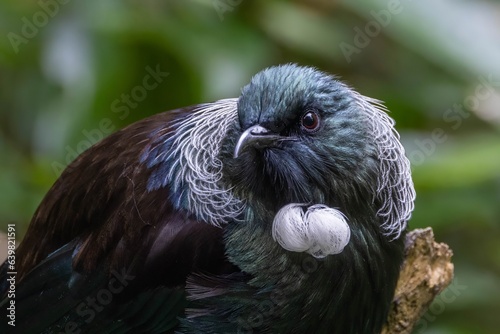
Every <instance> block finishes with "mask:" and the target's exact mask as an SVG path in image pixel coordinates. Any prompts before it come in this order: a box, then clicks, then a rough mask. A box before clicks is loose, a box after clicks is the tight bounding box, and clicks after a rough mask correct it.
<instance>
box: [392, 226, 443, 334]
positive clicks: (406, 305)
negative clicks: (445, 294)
mask: <svg viewBox="0 0 500 334" xmlns="http://www.w3.org/2000/svg"><path fill="white" fill-rule="evenodd" d="M452 255H453V253H452V251H451V249H450V248H449V247H448V245H446V244H443V243H436V242H435V241H434V233H433V232H432V228H430V227H428V228H426V229H416V230H413V231H411V232H409V233H408V235H407V236H406V244H405V262H404V264H403V268H402V269H401V273H400V276H399V281H398V284H397V287H396V293H395V296H394V300H393V302H392V307H391V310H390V312H389V318H388V320H387V323H386V325H385V326H384V329H383V330H382V334H408V333H411V331H412V329H413V328H414V327H415V325H416V324H417V322H418V320H419V319H420V317H422V316H423V315H424V313H425V312H426V311H427V309H428V308H429V305H430V304H431V302H432V300H433V299H434V298H435V297H436V296H437V295H438V294H439V293H441V291H443V290H444V289H445V288H446V287H447V286H448V285H449V284H450V283H451V280H452V279H453V263H451V256H452Z"/></svg>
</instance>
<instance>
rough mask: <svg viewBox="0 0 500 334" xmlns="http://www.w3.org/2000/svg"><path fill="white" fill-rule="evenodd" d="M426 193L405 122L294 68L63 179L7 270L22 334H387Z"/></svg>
mask: <svg viewBox="0 0 500 334" xmlns="http://www.w3.org/2000/svg"><path fill="white" fill-rule="evenodd" d="M414 198H415V192H414V189H413V183H412V180H411V175H410V165H409V162H408V160H407V158H406V157H405V154H404V149H403V147H402V145H401V143H400V142H399V135H398V133H397V132H396V131H395V129H394V121H393V120H392V119H391V118H390V117H389V116H388V115H387V114H386V110H385V108H384V107H383V105H382V104H381V103H380V102H379V101H377V100H374V99H370V98H367V97H364V96H362V95H360V94H358V93H357V92H355V91H354V90H352V89H351V88H349V87H348V86H347V85H345V84H343V83H341V82H340V81H338V80H337V78H336V77H334V76H331V75H328V74H326V73H323V72H321V71H319V70H316V69H313V68H310V67H301V66H298V65H294V64H287V65H281V66H276V67H271V68H268V69H265V70H263V71H261V72H260V73H258V74H256V75H255V76H254V77H253V78H252V80H251V82H250V83H249V84H248V85H246V86H245V87H244V88H243V89H242V92H241V96H240V97H239V98H237V99H225V100H220V101H216V102H213V103H207V104H201V105H196V106H192V107H186V108H182V109H178V110H174V111H169V112H165V113H161V114H157V115H154V116H152V117H149V118H146V119H144V120H141V121H139V122H136V123H134V124H132V125H130V126H128V127H126V128H124V129H122V130H121V131H118V132H116V133H114V134H112V135H110V136H109V137H107V138H105V139H104V140H102V141H101V142H99V143H97V144H96V145H94V146H93V147H91V148H90V149H88V150H87V151H85V152H84V153H83V154H81V155H80V156H79V157H78V158H76V159H75V161H73V162H72V163H71V164H70V165H69V166H68V167H67V168H66V170H65V171H64V172H63V173H62V175H61V176H60V178H59V179H58V180H57V181H56V182H55V184H54V185H53V186H52V188H51V189H50V190H49V192H48V193H47V195H46V196H45V198H44V199H43V201H42V203H41V204H40V206H39V207H38V209H37V211H36V212H35V214H34V217H33V219H32V221H31V224H30V226H29V229H28V231H27V233H26V236H25V238H24V240H23V241H22V243H21V244H20V246H19V248H18V250H17V255H16V270H17V277H16V279H17V284H16V291H15V299H12V298H9V297H8V296H7V288H8V286H9V284H8V282H7V278H8V277H9V275H8V272H9V270H8V268H7V263H4V265H3V266H2V267H1V269H0V277H1V281H0V300H1V302H0V304H1V307H2V309H5V308H7V306H8V305H10V304H9V303H10V302H11V300H14V301H15V317H16V318H15V327H12V326H10V325H7V324H6V323H7V322H6V321H5V317H4V319H2V326H6V332H8V333H23V334H28V333H200V334H207V333H217V334H221V333H342V334H345V333H379V332H380V331H381V328H382V326H383V324H384V323H385V321H386V318H387V314H388V311H389V308H390V304H391V301H392V298H393V295H394V290H395V286H396V281H397V279H398V274H399V270H400V266H401V264H402V261H403V256H404V254H403V251H404V242H403V241H404V235H405V230H406V226H407V221H408V219H409V218H410V215H411V211H412V210H413V202H414Z"/></svg>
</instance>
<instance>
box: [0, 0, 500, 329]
mask: <svg viewBox="0 0 500 334" xmlns="http://www.w3.org/2000/svg"><path fill="white" fill-rule="evenodd" d="M287 62H296V63H299V64H303V65H312V66H316V67H318V68H320V69H322V70H324V71H328V72H331V73H335V74H337V75H339V76H340V77H341V78H342V79H343V80H344V81H346V82H347V83H349V84H350V85H352V86H353V87H355V88H356V89H357V90H358V91H360V92H361V93H363V94H364V95H368V96H372V97H376V98H378V99H381V100H383V101H385V102H386V104H387V106H388V108H389V109H390V110H391V116H392V117H393V118H394V119H395V120H396V122H397V128H398V130H399V131H400V133H401V137H402V141H403V143H404V146H405V147H406V150H407V153H408V156H409V157H410V159H411V161H412V169H413V175H414V181H415V185H416V189H417V194H418V196H417V202H416V209H415V211H414V215H413V218H412V220H411V222H410V227H411V228H418V227H426V226H432V227H433V228H434V231H435V235H436V239H437V240H439V241H443V242H446V243H448V244H449V245H450V246H451V248H452V249H453V251H454V257H453V261H454V263H455V273H456V278H455V281H454V283H453V284H452V286H451V287H450V288H449V289H448V290H447V291H446V293H445V294H444V295H443V296H442V297H439V298H438V299H437V300H436V301H435V302H434V304H433V305H432V306H431V308H430V310H429V312H428V313H427V314H426V316H425V317H424V318H423V319H422V320H421V322H420V323H419V324H418V326H417V329H416V330H415V333H443V334H444V333H474V334H476V333H492V334H493V333H498V331H499V328H500V316H499V315H500V238H499V237H500V2H499V1H493V0H490V1H488V0H468V1H467V0H440V1H435V0H420V1H415V0H414V1H411V0H401V1H398V0H382V1H368V0H358V1H348V0H345V1H327V0H310V1H305V0H304V1H271V0H256V1H251V0H174V1H159V0H145V1H137V0H128V1H115V0H108V1H99V0H86V1H76V0H73V1H71V0H40V1H26V0H23V1H19V0H0V162H1V163H0V230H3V231H5V230H6V228H7V224H9V223H14V224H16V230H17V238H18V240H21V239H22V236H23V234H24V232H25V231H26V228H27V225H28V223H29V220H30V217H31V215H32V214H33V212H34V210H35V209H36V207H37V205H38V203H39V202H40V201H41V199H42V197H43V195H44V193H45V192H46V191H47V190H48V188H49V187H50V186H51V185H52V183H53V182H54V181H55V179H56V178H57V177H58V175H59V174H60V172H61V170H62V168H64V166H66V165H67V164H68V163H69V162H70V161H71V160H72V159H74V157H75V156H76V155H77V154H78V153H81V152H82V151H83V150H84V149H86V148H87V147H88V146H90V145H91V144H92V143H94V142H95V141H97V140H99V139H100V138H103V137H104V136H106V135H108V134H109V133H110V132H111V131H115V130H117V129H119V128H121V127H123V126H125V125H127V124H129V123H132V122H134V121H136V120H138V119H141V118H144V117H147V116H148V115H152V114H155V113H158V112H161V111H164V110H169V109H172V108H176V107H180V106H185V105H191V104H197V103H200V102H209V101H213V100H216V99H219V98H226V97H235V96H238V95H239V92H240V89H241V87H242V86H243V85H245V84H246V83H247V82H248V80H249V79H250V77H251V76H252V75H253V74H254V73H256V72H258V71H259V70H261V69H263V68H264V67H267V66H270V65H275V64H280V63H287ZM151 72H153V73H156V77H155V78H156V79H155V80H156V81H155V82H153V81H150V82H149V81H148V84H147V85H145V83H144V79H145V77H146V76H147V75H151V74H150V73H151ZM152 83H155V84H154V85H153V84H152ZM152 86H154V87H152ZM113 154H114V152H109V155H110V159H113ZM0 243H2V244H1V245H0V246H1V247H0V248H2V250H3V251H4V248H5V241H0Z"/></svg>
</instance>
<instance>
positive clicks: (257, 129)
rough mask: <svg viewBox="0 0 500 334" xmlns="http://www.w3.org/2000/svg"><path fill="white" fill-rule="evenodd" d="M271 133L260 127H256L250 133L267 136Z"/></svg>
mask: <svg viewBox="0 0 500 334" xmlns="http://www.w3.org/2000/svg"><path fill="white" fill-rule="evenodd" d="M270 132H271V131H269V130H268V129H266V128H265V127H263V126H260V125H254V126H253V127H252V128H251V130H250V133H251V134H252V135H266V134H269V133H270Z"/></svg>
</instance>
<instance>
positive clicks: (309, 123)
mask: <svg viewBox="0 0 500 334" xmlns="http://www.w3.org/2000/svg"><path fill="white" fill-rule="evenodd" d="M301 124H302V126H303V127H304V129H306V130H307V131H314V130H316V129H317V128H318V127H319V116H318V114H316V113H315V112H313V111H309V112H307V113H306V114H304V116H302V120H301Z"/></svg>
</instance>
